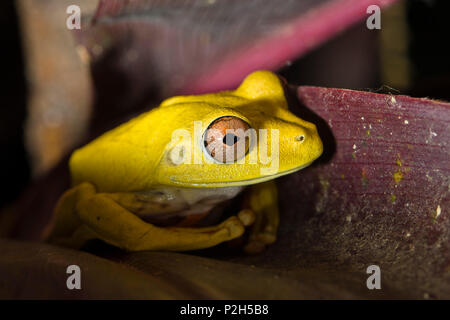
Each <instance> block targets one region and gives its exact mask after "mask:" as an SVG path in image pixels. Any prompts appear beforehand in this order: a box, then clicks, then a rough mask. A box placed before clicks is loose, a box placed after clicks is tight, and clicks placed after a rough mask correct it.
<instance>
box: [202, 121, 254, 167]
mask: <svg viewBox="0 0 450 320" xmlns="http://www.w3.org/2000/svg"><path fill="white" fill-rule="evenodd" d="M249 128H250V126H249V125H248V123H247V122H245V121H244V120H242V119H240V118H238V117H234V116H225V117H220V118H218V119H216V120H214V121H213V122H212V123H211V124H210V125H209V127H208V129H206V131H205V134H204V144H205V151H206V152H207V153H208V154H209V155H210V156H211V157H213V158H214V159H215V160H217V161H219V162H222V163H233V162H236V161H238V160H240V159H242V158H243V157H244V156H245V155H246V154H247V152H248V149H249V140H250V139H249V134H248V132H247V130H248V129H249Z"/></svg>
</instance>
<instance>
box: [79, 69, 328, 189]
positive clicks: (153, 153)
mask: <svg viewBox="0 0 450 320" xmlns="http://www.w3.org/2000/svg"><path fill="white" fill-rule="evenodd" d="M321 153H322V141H321V140H320V137H319V135H318V133H317V130H316V127H315V125H314V124H312V123H309V122H307V121H304V120H302V119H300V118H298V117H296V116H295V115H294V114H292V113H291V112H290V111H289V110H288V108H287V102H286V99H285V96H284V90H283V87H282V84H281V82H280V79H279V78H278V77H277V76H276V75H275V74H273V73H271V72H268V71H257V72H254V73H252V74H250V75H249V76H248V77H247V78H246V79H245V80H244V82H243V83H242V84H241V85H240V86H239V88H237V89H236V90H234V91H224V92H219V93H214V94H205V95H197V96H179V97H173V98H170V99H168V100H166V101H164V102H163V103H162V104H161V105H160V107H159V108H156V109H154V110H152V111H150V112H147V113H144V114H142V115H141V116H139V117H137V118H135V119H133V120H131V121H130V122H128V123H126V124H124V125H122V126H120V127H118V128H116V129H114V130H112V131H110V132H108V133H106V134H105V135H103V136H102V137H100V138H98V139H97V140H94V141H93V142H91V143H90V144H89V145H87V146H85V147H83V148H82V149H79V150H78V151H76V152H75V153H74V155H73V156H72V158H71V169H72V174H73V177H74V180H75V182H81V181H86V180H87V181H90V182H92V183H94V184H96V185H97V187H99V189H101V190H108V191H112V190H114V191H118V190H119V191H128V190H145V189H148V188H152V187H154V186H157V185H165V186H179V187H199V188H214V187H225V186H242V185H249V184H254V183H258V182H263V181H266V180H270V179H274V178H276V177H279V176H282V175H285V174H288V173H292V172H294V171H297V170H300V169H302V168H304V167H306V166H308V165H309V164H311V163H312V162H313V161H314V160H315V159H317V158H318V157H319V156H320V155H321Z"/></svg>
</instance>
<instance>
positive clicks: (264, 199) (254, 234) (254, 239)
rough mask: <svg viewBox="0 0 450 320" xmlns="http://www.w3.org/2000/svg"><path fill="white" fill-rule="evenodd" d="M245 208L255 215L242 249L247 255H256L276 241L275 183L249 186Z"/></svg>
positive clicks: (277, 215)
mask: <svg viewBox="0 0 450 320" xmlns="http://www.w3.org/2000/svg"><path fill="white" fill-rule="evenodd" d="M245 207H248V208H249V209H250V210H251V211H253V212H254V213H255V215H256V219H255V222H254V223H253V225H252V227H251V229H250V234H249V239H248V243H247V244H246V246H245V247H244V249H245V251H246V252H248V253H258V252H261V251H262V250H264V248H265V247H266V245H268V244H271V243H274V242H275V240H276V239H277V230H278V225H279V210H278V192H277V187H276V183H275V181H273V180H272V181H269V182H265V183H260V184H256V185H253V186H251V187H250V189H249V190H248V192H247V194H246V198H245Z"/></svg>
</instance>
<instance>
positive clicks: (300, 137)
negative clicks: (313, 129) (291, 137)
mask: <svg viewBox="0 0 450 320" xmlns="http://www.w3.org/2000/svg"><path fill="white" fill-rule="evenodd" d="M295 140H296V141H298V142H300V143H302V142H303V141H305V136H304V135H303V134H301V135H298V136H296V137H295Z"/></svg>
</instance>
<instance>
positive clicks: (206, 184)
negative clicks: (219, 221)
mask: <svg viewBox="0 0 450 320" xmlns="http://www.w3.org/2000/svg"><path fill="white" fill-rule="evenodd" d="M313 162H314V161H311V162H308V163H307V164H304V165H302V166H299V167H295V168H292V169H289V170H285V171H281V172H278V173H276V174H272V175H266V176H262V177H258V178H252V179H247V180H239V181H231V182H204V183H195V182H189V183H186V182H183V181H179V180H177V179H175V178H173V177H170V180H171V181H172V182H173V183H174V184H179V185H180V186H181V185H182V186H185V187H186V186H190V187H194V188H202V187H207V188H212V187H217V188H220V187H234V186H244V185H252V184H257V183H261V182H265V181H269V180H273V179H276V178H278V177H281V176H285V175H288V174H291V173H294V172H296V171H299V170H302V169H304V168H306V167H308V166H309V165H310V164H311V163H313Z"/></svg>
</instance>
